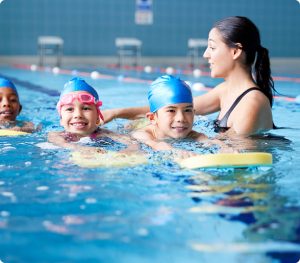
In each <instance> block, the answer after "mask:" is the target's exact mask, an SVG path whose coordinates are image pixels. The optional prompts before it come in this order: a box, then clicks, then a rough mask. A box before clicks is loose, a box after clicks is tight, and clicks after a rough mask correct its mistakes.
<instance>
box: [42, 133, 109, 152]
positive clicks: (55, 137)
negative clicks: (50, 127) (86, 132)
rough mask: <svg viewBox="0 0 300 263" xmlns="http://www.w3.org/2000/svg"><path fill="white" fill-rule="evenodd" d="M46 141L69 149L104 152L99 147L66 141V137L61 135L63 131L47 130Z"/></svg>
mask: <svg viewBox="0 0 300 263" xmlns="http://www.w3.org/2000/svg"><path fill="white" fill-rule="evenodd" d="M48 142H51V143H53V144H54V145H57V146H59V147H62V148H66V149H70V150H77V151H87V152H92V151H95V152H98V153H103V152H105V151H104V150H102V149H101V148H97V147H89V146H82V145H79V144H76V143H71V142H69V141H67V140H66V138H65V137H64V136H63V132H49V133H48Z"/></svg>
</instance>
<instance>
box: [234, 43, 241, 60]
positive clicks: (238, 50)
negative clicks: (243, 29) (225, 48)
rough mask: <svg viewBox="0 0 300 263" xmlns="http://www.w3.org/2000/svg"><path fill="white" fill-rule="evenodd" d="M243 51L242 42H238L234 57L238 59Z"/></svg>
mask: <svg viewBox="0 0 300 263" xmlns="http://www.w3.org/2000/svg"><path fill="white" fill-rule="evenodd" d="M242 53H243V47H242V44H241V43H236V47H235V48H233V59H238V58H239V57H240V56H241V55H242Z"/></svg>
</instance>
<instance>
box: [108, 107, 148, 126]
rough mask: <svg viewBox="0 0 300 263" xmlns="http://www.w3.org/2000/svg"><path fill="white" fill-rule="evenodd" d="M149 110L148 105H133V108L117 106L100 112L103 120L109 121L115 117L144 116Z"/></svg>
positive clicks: (134, 117) (132, 117)
mask: <svg viewBox="0 0 300 263" xmlns="http://www.w3.org/2000/svg"><path fill="white" fill-rule="evenodd" d="M147 112H149V107H148V106H144V107H135V108H119V109H110V110H104V111H102V114H103V116H104V122H105V123H107V122H110V121H112V120H113V119H116V118H122V119H130V120H134V119H138V118H142V117H145V114H146V113H147Z"/></svg>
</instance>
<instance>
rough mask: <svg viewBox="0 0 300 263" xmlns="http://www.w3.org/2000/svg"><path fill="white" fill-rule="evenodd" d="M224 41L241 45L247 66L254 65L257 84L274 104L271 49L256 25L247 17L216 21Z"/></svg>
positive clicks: (232, 45) (232, 44)
mask: <svg viewBox="0 0 300 263" xmlns="http://www.w3.org/2000/svg"><path fill="white" fill-rule="evenodd" d="M214 28H216V29H217V30H218V31H219V32H220V34H221V35H222V38H223V41H224V43H225V44H226V45H227V46H229V47H239V44H240V45H241V48H242V50H243V51H244V52H245V56H246V62H245V63H246V66H248V67H250V68H251V67H252V65H253V64H254V62H255V65H254V69H253V70H254V72H253V73H254V78H255V81H256V84H257V86H258V87H259V88H260V89H261V90H262V92H263V93H264V94H265V95H266V96H267V98H268V99H269V101H270V104H271V105H272V104H273V93H275V92H276V90H275V88H274V81H273V79H272V76H271V68H270V59H269V51H268V49H266V48H265V47H263V46H262V45H261V42H260V34H259V30H258V28H257V27H256V25H255V24H254V23H253V22H252V21H251V20H250V19H248V18H247V17H242V16H231V17H227V18H224V19H222V20H220V21H218V22H216V23H215V25H214Z"/></svg>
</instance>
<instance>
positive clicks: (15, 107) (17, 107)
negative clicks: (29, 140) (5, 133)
mask: <svg viewBox="0 0 300 263" xmlns="http://www.w3.org/2000/svg"><path fill="white" fill-rule="evenodd" d="M21 110H22V105H21V104H20V100H19V95H18V91H17V89H16V87H15V85H14V84H13V83H12V82H11V81H10V80H8V79H6V78H2V77H0V129H9V130H14V131H24V132H33V131H34V125H33V123H31V122H24V121H17V120H16V119H17V116H18V115H19V114H20V112H21Z"/></svg>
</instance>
